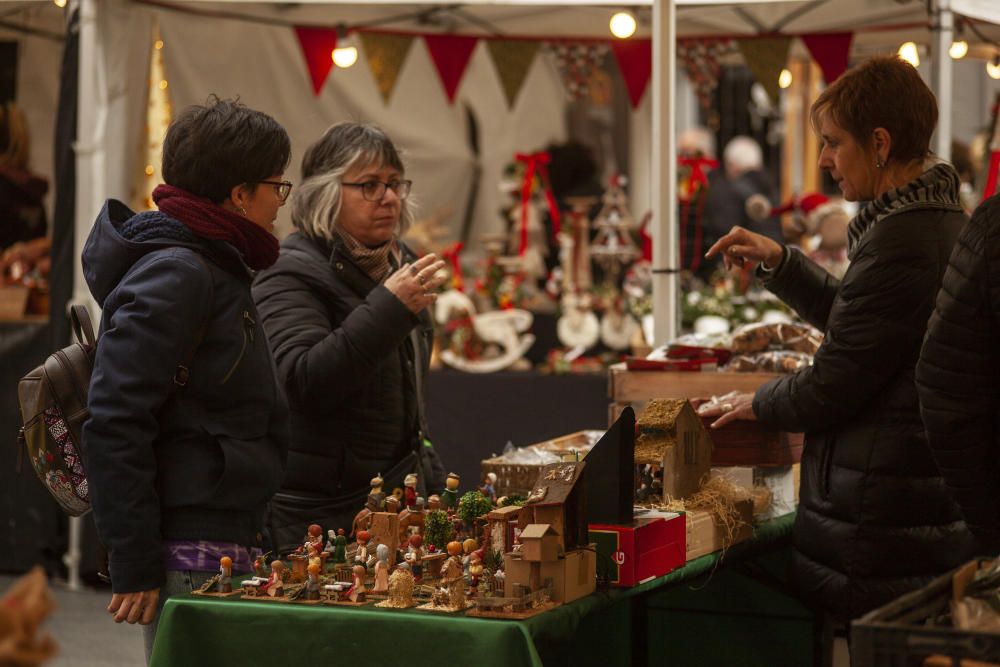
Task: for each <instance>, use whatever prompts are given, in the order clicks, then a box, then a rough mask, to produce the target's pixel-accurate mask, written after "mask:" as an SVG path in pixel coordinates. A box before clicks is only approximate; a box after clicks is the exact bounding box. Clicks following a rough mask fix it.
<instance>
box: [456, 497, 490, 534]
mask: <svg viewBox="0 0 1000 667" xmlns="http://www.w3.org/2000/svg"><path fill="white" fill-rule="evenodd" d="M491 509H493V503H492V502H490V499H489V498H487V497H486V496H484V495H483V494H482V492H480V491H469V492H468V493H466V494H465V495H464V496H462V499H461V500H460V501H459V503H458V515H459V516H460V517H462V521H463V522H464V523H465V530H466V531H471V530H472V525H473V523H474V522H475V520H476V519H478V518H479V517H481V516H482V515H484V514H487V513H489V511H490V510H491Z"/></svg>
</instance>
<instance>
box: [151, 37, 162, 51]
mask: <svg viewBox="0 0 1000 667" xmlns="http://www.w3.org/2000/svg"><path fill="white" fill-rule="evenodd" d="M153 46H154V47H155V48H156V50H157V51H159V50H160V49H162V48H163V40H162V39H158V40H156V42H155V43H154V44H153Z"/></svg>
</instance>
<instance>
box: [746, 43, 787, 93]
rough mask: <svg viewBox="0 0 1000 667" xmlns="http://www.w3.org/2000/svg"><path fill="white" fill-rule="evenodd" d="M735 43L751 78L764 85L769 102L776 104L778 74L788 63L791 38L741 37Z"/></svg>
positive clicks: (778, 89) (779, 89) (778, 91)
mask: <svg viewBox="0 0 1000 667" xmlns="http://www.w3.org/2000/svg"><path fill="white" fill-rule="evenodd" d="M737 45H738V46H739V48H740V52H741V53H742V54H743V59H744V60H745V61H746V63H747V67H749V68H750V72H751V73H752V74H753V78H754V79H756V80H757V83H759V84H760V85H762V86H764V90H766V91H767V94H768V96H769V97H770V98H771V102H772V103H774V104H775V105H777V104H778V100H779V98H780V97H781V87H780V86H779V85H778V75H780V74H781V70H783V69H785V65H786V64H787V63H788V49H789V47H791V45H792V38H791V37H755V38H754V39H741V40H739V42H737Z"/></svg>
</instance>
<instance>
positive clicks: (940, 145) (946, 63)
mask: <svg viewBox="0 0 1000 667" xmlns="http://www.w3.org/2000/svg"><path fill="white" fill-rule="evenodd" d="M954 38H955V14H954V13H953V12H952V10H951V0H934V1H933V2H932V4H931V88H932V89H933V90H934V95H935V96H936V97H937V103H938V126H937V132H936V133H935V135H934V153H935V154H936V155H937V156H938V157H940V158H942V159H944V160H950V159H951V103H952V63H951V56H950V55H948V50H949V49H950V48H951V42H952V40H953V39H954Z"/></svg>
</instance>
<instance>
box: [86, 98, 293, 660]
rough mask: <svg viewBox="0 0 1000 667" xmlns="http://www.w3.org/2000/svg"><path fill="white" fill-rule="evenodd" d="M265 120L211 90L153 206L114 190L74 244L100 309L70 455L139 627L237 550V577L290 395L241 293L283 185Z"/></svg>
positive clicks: (116, 582)
mask: <svg viewBox="0 0 1000 667" xmlns="http://www.w3.org/2000/svg"><path fill="white" fill-rule="evenodd" d="M290 152H291V143H290V142H289V140H288V134H287V133H286V132H285V129H284V128H283V127H281V125H279V124H278V123H277V122H275V120H274V119H273V118H271V117H270V116H267V115H266V114H263V113H261V112H259V111H254V110H253V109H249V108H247V107H245V106H243V105H242V104H237V103H234V102H230V101H226V100H222V101H219V100H217V99H213V100H211V101H210V102H209V103H208V104H207V105H205V106H195V107H190V108H188V109H186V110H185V111H184V112H183V113H182V114H180V116H179V117H178V118H177V120H175V121H174V122H173V123H172V124H171V125H170V128H169V129H168V130H167V135H166V138H165V139H164V143H163V178H164V181H166V184H164V185H160V186H158V187H157V188H156V189H155V190H153V193H152V197H153V201H155V202H156V204H157V206H158V207H159V210H158V211H145V212H142V213H138V214H136V213H133V212H132V211H130V210H129V209H128V207H126V206H125V205H124V204H122V203H121V202H119V201H115V200H109V201H108V202H107V203H106V204H105V206H104V209H103V210H102V211H101V214H100V216H99V217H98V219H97V222H96V223H95V224H94V228H93V229H92V230H91V232H90V236H89V237H88V238H87V243H86V246H85V247H84V250H83V270H84V276H85V277H86V279H87V285H88V286H89V287H90V291H91V293H92V294H93V295H94V299H95V300H96V301H97V303H98V304H99V305H100V306H101V308H102V309H103V312H102V316H101V330H102V335H101V338H100V340H99V342H98V345H97V353H96V357H95V359H94V370H93V374H92V376H91V381H90V394H89V397H88V407H89V408H90V419H89V420H88V421H87V422H86V423H85V424H84V426H83V454H84V459H85V462H86V470H87V475H88V482H89V488H90V495H91V500H92V505H93V510H94V521H95V523H96V524H97V532H98V535H99V536H100V538H101V541H102V542H103V543H104V544H105V545H106V546H107V547H108V550H109V552H110V568H111V587H112V591H113V596H112V599H111V604H110V605H109V606H108V611H109V612H111V613H112V614H114V617H115V620H116V621H118V622H122V621H128V622H129V623H135V622H140V623H142V624H144V625H147V627H146V628H145V633H144V634H145V637H146V652H147V653H146V655H147V660H148V658H149V652H150V650H151V648H152V645H153V637H154V636H155V634H156V626H157V623H158V619H159V610H160V609H161V608H162V607H163V603H164V601H165V600H166V598H168V597H169V596H171V595H177V594H179V593H190V592H191V590H192V588H193V587H195V586H198V585H200V584H201V583H202V582H204V581H205V580H206V579H207V578H208V577H210V576H211V575H213V574H215V573H217V572H219V565H220V560H221V558H222V557H224V556H226V557H229V558H230V559H231V560H232V568H233V572H236V573H239V572H249V571H250V570H251V566H252V562H253V559H254V558H255V556H256V555H258V552H259V549H260V548H261V547H263V546H264V545H263V543H262V535H261V533H262V529H263V527H264V519H265V516H264V515H265V507H266V505H267V501H268V499H269V498H270V497H271V495H272V494H273V493H274V492H275V491H276V490H277V489H278V485H279V484H280V482H281V477H282V473H283V469H284V462H285V454H286V449H287V445H288V435H287V427H288V421H287V417H288V415H287V407H286V406H285V403H284V400H283V398H282V395H281V391H280V390H279V387H278V383H277V379H276V377H275V373H274V367H273V363H272V361H271V355H270V350H269V349H268V345H267V341H266V340H265V337H264V332H263V331H262V330H261V327H260V325H259V324H258V321H259V319H260V318H259V317H258V316H257V311H256V309H255V308H254V304H253V299H252V297H251V295H250V283H251V279H252V277H253V272H254V271H257V270H260V269H263V268H265V267H267V266H270V265H271V264H272V263H274V261H275V260H276V259H277V257H278V240H277V239H276V238H275V237H274V236H273V235H272V231H273V223H274V219H275V217H276V216H277V214H278V208H279V207H280V206H281V205H282V204H283V203H284V201H285V199H286V198H287V197H288V194H289V190H290V189H291V183H288V182H287V181H282V172H284V170H285V167H286V166H287V165H288V158H289V155H290Z"/></svg>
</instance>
